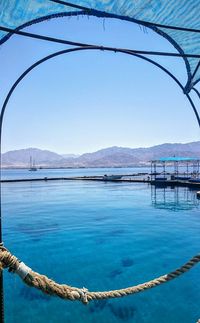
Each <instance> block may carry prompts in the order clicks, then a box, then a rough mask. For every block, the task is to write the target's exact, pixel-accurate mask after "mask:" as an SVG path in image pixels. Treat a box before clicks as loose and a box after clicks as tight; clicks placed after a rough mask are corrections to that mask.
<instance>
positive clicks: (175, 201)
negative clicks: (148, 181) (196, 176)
mask: <svg viewBox="0 0 200 323" xmlns="http://www.w3.org/2000/svg"><path fill="white" fill-rule="evenodd" d="M196 193H197V192H196V190H192V189H190V188H188V187H178V186H177V187H158V186H154V185H152V186H151V200H152V205H153V206H154V207H155V208H157V209H169V210H172V211H179V210H192V209H195V208H198V207H199V205H200V200H198V199H197V196H196Z"/></svg>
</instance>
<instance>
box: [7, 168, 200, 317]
mask: <svg viewBox="0 0 200 323" xmlns="http://www.w3.org/2000/svg"><path fill="white" fill-rule="evenodd" d="M69 171H71V172H72V173H73V175H79V174H80V173H78V172H81V171H82V170H78V171H77V172H76V171H75V170H73V171H72V170H69ZM84 171H85V170H84ZM91 171H92V172H94V174H97V173H98V172H100V170H96V171H95V170H94V169H93V170H91ZM108 171H109V170H105V169H103V170H102V169H101V172H103V174H104V173H108ZM121 171H122V169H120V172H121ZM7 172H8V173H7V174H6V176H8V174H10V173H9V172H12V176H13V177H12V178H15V177H16V176H19V173H18V171H14V170H13V171H7ZM15 172H16V173H15ZM20 172H22V171H20ZM26 172H27V171H26ZM52 172H53V171H52ZM59 172H66V170H63V171H60V170H59ZM110 172H111V173H114V170H113V169H112V170H110ZM123 172H124V171H123ZM129 172H130V169H127V173H129ZM29 173H30V172H29ZM4 175H5V173H4ZM83 175H87V173H84V174H83ZM9 176H11V175H9ZM20 176H21V175H20ZM34 176H35V175H34ZM45 176H49V177H50V175H45ZM56 176H57V175H56ZM59 176H60V173H59ZM9 178H11V177H9ZM2 186H3V240H4V243H5V245H6V247H7V248H9V249H10V250H11V251H12V252H13V253H14V254H15V255H16V256H17V257H19V258H20V259H21V260H22V261H24V262H25V263H26V264H27V265H28V266H30V267H31V268H32V269H33V270H35V271H38V272H40V273H43V274H46V275H48V276H49V277H50V278H52V279H54V280H56V281H58V282H59V283H66V284H69V285H72V286H77V287H83V286H84V287H87V288H88V289H90V290H98V291H102V290H106V289H107V290H109V289H117V288H122V287H127V286H131V285H134V284H138V283H142V282H144V281H146V280H149V279H152V278H153V277H156V276H158V275H162V274H165V273H167V272H169V271H171V270H174V269H176V268H177V267H178V266H180V265H182V264H183V263H185V262H186V261H187V260H188V259H190V258H191V257H192V256H193V255H195V254H197V253H199V252H200V240H199V236H200V204H199V201H198V200H197V199H196V194H195V192H194V191H189V190H188V189H186V188H178V189H175V190H174V189H170V188H167V189H165V190H163V189H156V190H155V188H153V187H152V188H151V186H148V185H147V184H133V183H113V182H86V181H69V182H68V181H55V182H42V181H41V182H25V183H5V184H3V185H2ZM4 285H5V288H4V296H5V319H6V323H7V322H8V323H19V322H20V323H29V322H31V323H46V322H48V323H49V322H53V323H54V322H55V323H61V322H67V323H83V322H84V323H121V322H128V323H129V322H134V323H180V322H184V323H195V322H196V321H197V319H198V318H200V266H199V265H197V266H196V267H195V268H193V269H192V270H191V271H190V272H189V273H186V274H185V275H183V276H181V277H180V278H178V279H176V280H174V281H171V282H169V283H167V284H164V285H162V286H159V287H156V288H155V289H151V290H148V291H145V292H143V293H141V294H135V295H133V296H128V297H125V298H123V299H115V300H108V301H96V302H91V303H90V304H89V305H88V306H84V305H82V303H79V302H70V301H64V300H60V299H57V298H54V297H48V296H45V295H43V294H41V293H40V292H39V291H36V290H34V289H32V288H29V287H27V286H25V285H24V284H23V283H22V282H21V281H20V279H19V278H18V277H16V276H15V275H13V274H10V273H7V272H5V274H4Z"/></svg>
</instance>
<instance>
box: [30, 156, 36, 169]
mask: <svg viewBox="0 0 200 323" xmlns="http://www.w3.org/2000/svg"><path fill="white" fill-rule="evenodd" d="M29 171H30V172H36V171H37V167H36V166H35V161H34V160H33V161H32V157H30V168H29Z"/></svg>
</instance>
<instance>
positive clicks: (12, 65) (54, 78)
mask: <svg viewBox="0 0 200 323" xmlns="http://www.w3.org/2000/svg"><path fill="white" fill-rule="evenodd" d="M26 30H27V31H31V32H36V33H41V34H45V35H49V36H54V37H60V38H64V39H68V40H74V41H82V42H87V43H93V44H98V45H108V46H116V47H124V48H134V49H146V50H163V51H175V49H174V48H173V47H172V45H171V44H169V42H168V41H166V40H165V39H164V38H162V37H161V36H159V35H157V34H156V33H154V32H153V31H151V30H147V29H143V28H140V27H139V26H138V25H136V24H133V23H130V22H124V21H118V20H114V19H108V20H103V19H99V18H92V17H90V18H87V17H79V19H78V18H76V17H73V18H59V19H52V20H50V21H46V22H42V23H40V24H37V25H33V26H31V27H29V28H27V29H26ZM64 48H66V46H65V45H60V44H53V43H47V42H44V41H39V40H33V39H27V38H24V37H20V36H13V37H11V38H10V40H9V41H7V42H6V43H5V44H4V45H2V46H1V48H0V60H1V73H0V84H1V96H0V100H1V102H0V103H2V102H3V100H4V98H5V96H6V93H7V91H8V90H9V87H10V86H11V85H12V82H14V81H15V79H16V78H17V77H18V76H19V75H20V74H21V73H22V72H23V71H24V70H25V69H26V68H27V67H28V66H29V65H30V64H32V63H33V62H35V61H37V60H38V59H40V58H42V57H43V56H45V55H48V54H50V53H53V52H54V51H57V50H61V49H64ZM156 60H157V61H158V62H161V63H163V64H164V66H166V67H167V68H168V69H170V70H171V71H173V72H175V74H176V76H177V77H178V78H179V80H181V81H182V82H183V83H185V82H186V70H185V66H184V63H183V61H182V59H180V58H169V57H168V58H166V57H162V58H158V57H157V58H156ZM193 98H194V100H196V98H195V96H194V95H193ZM195 102H196V101H195ZM197 106H198V104H197ZM199 134H200V132H199V128H198V124H197V121H196V119H195V116H194V113H193V111H192V109H191V107H190V104H189V102H188V100H187V98H186V97H185V96H184V95H183V93H182V91H181V90H180V88H179V87H178V86H177V85H176V84H175V82H174V81H173V80H172V79H170V78H169V76H167V75H166V74H165V73H164V72H163V71H161V70H159V69H158V68H156V67H154V66H153V65H151V64H149V63H147V62H145V61H143V60H141V59H138V58H135V57H131V56H128V55H125V54H119V53H110V52H99V51H84V52H76V53H73V54H68V55H62V56H60V57H57V58H55V59H53V60H50V61H48V62H46V63H44V64H43V65H41V66H40V67H39V68H36V69H35V70H34V71H33V72H32V73H31V74H29V75H28V76H27V77H26V78H25V79H24V81H22V82H21V83H20V85H19V86H18V87H17V89H16V90H15V92H14V94H13V96H12V97H11V99H10V101H9V104H8V107H7V111H6V114H5V121H4V128H3V147H2V148H3V151H8V150H13V149H21V148H27V147H37V148H41V149H48V150H52V151H55V152H58V153H84V152H92V151H95V150H98V149H101V148H105V147H110V146H123V147H147V146H152V145H156V144H161V143H164V142H190V141H196V140H199Z"/></svg>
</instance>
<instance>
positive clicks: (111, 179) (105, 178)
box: [103, 174, 122, 181]
mask: <svg viewBox="0 0 200 323" xmlns="http://www.w3.org/2000/svg"><path fill="white" fill-rule="evenodd" d="M121 178H122V175H107V174H105V175H104V176H103V180H104V181H113V180H115V179H121Z"/></svg>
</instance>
